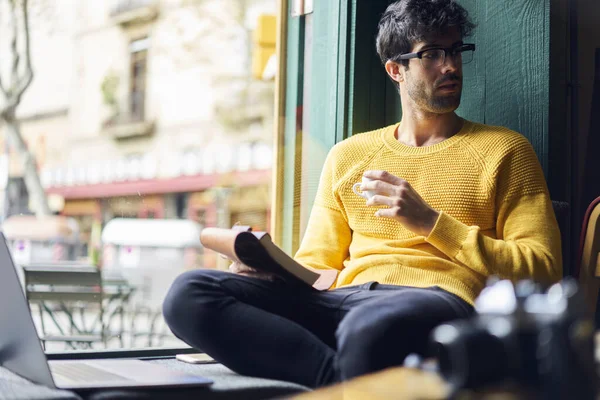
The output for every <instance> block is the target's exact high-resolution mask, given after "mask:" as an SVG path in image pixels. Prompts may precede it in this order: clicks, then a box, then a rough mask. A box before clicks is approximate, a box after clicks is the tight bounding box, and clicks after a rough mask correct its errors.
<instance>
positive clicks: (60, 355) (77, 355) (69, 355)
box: [46, 347, 201, 360]
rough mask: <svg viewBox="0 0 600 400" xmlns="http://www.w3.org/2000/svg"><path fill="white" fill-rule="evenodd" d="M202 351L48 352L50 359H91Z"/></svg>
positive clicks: (162, 356)
mask: <svg viewBox="0 0 600 400" xmlns="http://www.w3.org/2000/svg"><path fill="white" fill-rule="evenodd" d="M191 353H201V351H200V350H198V349H194V348H192V347H180V348H176V347H168V348H160V347H158V348H147V349H129V350H127V349H121V350H104V351H102V350H73V351H63V352H47V353H46V358H47V359H48V360H90V359H106V358H139V359H155V358H173V357H175V355H176V354H191Z"/></svg>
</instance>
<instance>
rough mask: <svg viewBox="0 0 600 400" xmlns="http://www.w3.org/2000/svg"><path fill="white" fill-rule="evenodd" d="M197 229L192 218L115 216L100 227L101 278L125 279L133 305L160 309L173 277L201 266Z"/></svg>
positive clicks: (198, 230)
mask: <svg viewBox="0 0 600 400" xmlns="http://www.w3.org/2000/svg"><path fill="white" fill-rule="evenodd" d="M200 231H201V226H200V225H199V224H198V223H196V222H194V221H191V220H175V219H131V218H115V219H113V220H111V221H109V222H108V223H107V224H106V226H105V227H104V229H103V230H102V246H103V257H102V273H103V276H104V279H111V278H115V279H119V278H124V279H126V280H127V281H128V282H129V284H130V285H132V286H134V288H135V294H134V295H133V298H132V299H131V302H132V303H133V305H134V306H135V305H144V306H145V307H148V308H150V309H153V310H160V307H161V305H162V301H163V299H164V296H165V294H166V292H167V290H168V289H169V287H170V286H171V283H172V282H173V280H174V279H175V278H176V277H177V276H178V275H179V274H181V273H182V272H184V271H186V270H189V269H193V268H200V267H202V245H201V244H200Z"/></svg>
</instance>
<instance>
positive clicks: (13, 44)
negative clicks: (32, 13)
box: [8, 0, 19, 98]
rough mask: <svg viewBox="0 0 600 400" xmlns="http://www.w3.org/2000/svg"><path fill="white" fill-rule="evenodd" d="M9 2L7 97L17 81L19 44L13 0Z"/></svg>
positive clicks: (10, 95)
mask: <svg viewBox="0 0 600 400" xmlns="http://www.w3.org/2000/svg"><path fill="white" fill-rule="evenodd" d="M8 4H10V16H11V19H12V37H11V38H10V49H11V55H12V68H11V82H10V84H9V86H8V97H9V98H10V97H12V96H13V95H14V93H15V89H16V87H17V82H18V81H19V46H18V36H19V33H18V30H19V23H18V20H17V10H16V4H15V2H14V0H10V1H9V2H8Z"/></svg>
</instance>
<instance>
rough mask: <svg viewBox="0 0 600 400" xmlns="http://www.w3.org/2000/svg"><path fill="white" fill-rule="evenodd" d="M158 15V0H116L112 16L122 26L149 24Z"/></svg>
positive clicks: (111, 11) (111, 12)
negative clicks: (140, 23) (139, 23)
mask: <svg viewBox="0 0 600 400" xmlns="http://www.w3.org/2000/svg"><path fill="white" fill-rule="evenodd" d="M157 15H158V1H157V0H115V1H114V2H113V7H112V8H111V10H110V16H111V18H112V19H113V20H115V21H116V22H117V23H119V24H121V25H127V24H131V23H138V22H147V21H151V20H153V19H155V18H156V17H157Z"/></svg>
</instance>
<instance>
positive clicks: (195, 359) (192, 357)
mask: <svg viewBox="0 0 600 400" xmlns="http://www.w3.org/2000/svg"><path fill="white" fill-rule="evenodd" d="M175 359H177V360H179V361H183V362H186V363H189V364H212V363H216V362H217V361H215V359H214V358H212V357H211V356H209V355H208V354H206V353H195V354H177V355H176V356H175Z"/></svg>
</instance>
